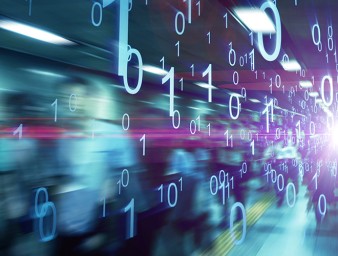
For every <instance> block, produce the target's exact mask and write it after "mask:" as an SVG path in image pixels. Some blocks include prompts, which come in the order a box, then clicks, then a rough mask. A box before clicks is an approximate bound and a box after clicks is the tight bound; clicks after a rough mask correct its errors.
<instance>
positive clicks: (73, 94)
mask: <svg viewBox="0 0 338 256" xmlns="http://www.w3.org/2000/svg"><path fill="white" fill-rule="evenodd" d="M55 89H56V92H57V96H56V98H57V99H58V111H59V113H60V117H63V118H80V119H81V118H86V117H89V110H90V107H91V106H90V105H91V98H92V95H93V92H94V91H95V90H94V88H93V86H92V85H91V84H89V83H88V82H87V81H86V80H85V79H82V78H80V77H72V78H69V79H67V80H64V81H62V82H61V84H57V85H56V88H55Z"/></svg>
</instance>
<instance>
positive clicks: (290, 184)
mask: <svg viewBox="0 0 338 256" xmlns="http://www.w3.org/2000/svg"><path fill="white" fill-rule="evenodd" d="M289 187H292V191H293V201H292V203H290V199H289ZM286 202H287V203H288V206H289V207H290V208H292V207H294V206H295V203H296V188H295V185H294V184H293V183H292V182H290V183H289V184H288V185H287V186H286Z"/></svg>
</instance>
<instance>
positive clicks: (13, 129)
mask: <svg viewBox="0 0 338 256" xmlns="http://www.w3.org/2000/svg"><path fill="white" fill-rule="evenodd" d="M36 97H37V95H32V94H31V93H27V92H16V93H11V94H8V95H7V97H6V100H5V106H4V107H3V109H4V113H5V115H4V116H5V117H4V122H3V126H2V129H1V130H2V133H1V134H2V137H1V139H0V176H1V178H0V182H1V185H0V194H1V196H0V198H1V199H0V203H1V204H0V216H1V217H0V218H1V221H0V223H1V225H0V226H1V227H0V233H1V235H0V247H1V248H0V252H1V253H2V254H4V255H22V254H23V252H25V253H31V254H35V255H42V254H44V253H47V250H43V249H44V246H41V247H40V246H38V245H37V243H38V238H37V237H36V236H32V235H31V234H32V232H33V221H32V216H31V214H30V202H31V197H32V189H33V187H34V184H35V182H34V181H35V180H36V177H37V176H38V175H37V174H38V169H37V168H36V161H37V147H38V146H37V140H36V139H35V138H34V134H35V128H36V121H35V117H36V116H37V115H36V114H37V113H36V112H35V110H36V109H37V105H36V104H35V99H36Z"/></svg>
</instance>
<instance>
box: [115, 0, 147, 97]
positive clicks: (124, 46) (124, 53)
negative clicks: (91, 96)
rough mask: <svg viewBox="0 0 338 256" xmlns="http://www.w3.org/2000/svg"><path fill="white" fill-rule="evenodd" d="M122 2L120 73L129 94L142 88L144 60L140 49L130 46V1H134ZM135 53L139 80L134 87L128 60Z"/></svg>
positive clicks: (121, 0) (124, 0)
mask: <svg viewBox="0 0 338 256" xmlns="http://www.w3.org/2000/svg"><path fill="white" fill-rule="evenodd" d="M119 3H120V15H119V17H120V20H119V54H118V55H119V60H118V75H119V76H123V82H124V86H125V88H126V91H127V92H128V93H129V94H136V93H138V92H139V90H140V89H141V85H142V79H143V61H142V57H141V54H140V52H139V51H138V50H136V49H133V48H131V47H129V45H128V32H129V28H128V27H129V26H128V23H129V3H132V1H127V0H119ZM133 54H134V55H135V56H136V57H137V60H138V69H139V74H138V80H137V85H136V87H135V88H134V89H132V88H130V86H129V83H128V61H129V60H131V56H132V55H133Z"/></svg>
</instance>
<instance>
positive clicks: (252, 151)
mask: <svg viewBox="0 0 338 256" xmlns="http://www.w3.org/2000/svg"><path fill="white" fill-rule="evenodd" d="M250 146H251V154H252V155H255V141H254V140H252V141H251V143H250Z"/></svg>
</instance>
